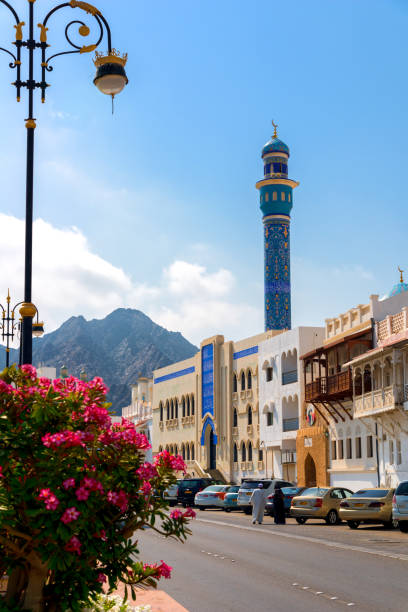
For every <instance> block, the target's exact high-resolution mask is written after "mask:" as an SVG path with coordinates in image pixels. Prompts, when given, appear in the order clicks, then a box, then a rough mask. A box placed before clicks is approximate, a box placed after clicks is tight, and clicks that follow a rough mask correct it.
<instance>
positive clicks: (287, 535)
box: [196, 518, 408, 561]
mask: <svg viewBox="0 0 408 612" xmlns="http://www.w3.org/2000/svg"><path fill="white" fill-rule="evenodd" d="M196 521H198V522H201V523H210V524H212V525H218V526H222V527H233V528H234V529H241V530H243V531H255V532H256V533H262V535H264V534H267V535H269V536H272V537H277V538H288V539H290V540H301V541H303V542H311V543H312V544H321V545H323V546H327V547H328V548H332V549H340V550H352V551H355V552H360V553H364V554H367V555H374V556H377V557H386V558H389V559H397V560H398V561H408V555H403V554H396V553H388V552H385V551H383V550H375V549H371V548H364V547H363V546H353V545H352V544H342V543H341V542H333V541H331V540H323V539H322V538H313V537H312V536H302V535H296V534H294V533H283V531H280V532H279V533H278V532H277V531H262V532H261V531H260V530H259V529H257V528H256V527H249V526H246V525H237V524H236V523H226V522H224V521H212V520H210V519H202V518H199V519H196Z"/></svg>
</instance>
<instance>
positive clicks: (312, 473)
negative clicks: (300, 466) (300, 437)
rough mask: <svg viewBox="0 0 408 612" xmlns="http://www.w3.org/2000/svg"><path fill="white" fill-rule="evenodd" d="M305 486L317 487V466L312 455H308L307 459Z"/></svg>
mask: <svg viewBox="0 0 408 612" xmlns="http://www.w3.org/2000/svg"><path fill="white" fill-rule="evenodd" d="M305 484H306V487H315V486H316V464H315V462H314V459H313V457H312V456H311V454H310V453H307V455H306V459H305Z"/></svg>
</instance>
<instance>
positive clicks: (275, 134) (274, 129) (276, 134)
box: [272, 119, 278, 138]
mask: <svg viewBox="0 0 408 612" xmlns="http://www.w3.org/2000/svg"><path fill="white" fill-rule="evenodd" d="M272 125H273V137H274V138H277V137H278V132H277V131H276V128H277V127H278V124H277V123H275V122H274V120H273V119H272Z"/></svg>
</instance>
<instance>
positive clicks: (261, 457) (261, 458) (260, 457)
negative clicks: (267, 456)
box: [258, 448, 263, 461]
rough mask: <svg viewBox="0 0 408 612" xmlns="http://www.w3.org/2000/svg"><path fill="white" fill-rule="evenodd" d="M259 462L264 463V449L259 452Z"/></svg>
mask: <svg viewBox="0 0 408 612" xmlns="http://www.w3.org/2000/svg"><path fill="white" fill-rule="evenodd" d="M258 461H263V449H262V448H260V449H259V451H258Z"/></svg>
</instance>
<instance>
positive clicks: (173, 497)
mask: <svg viewBox="0 0 408 612" xmlns="http://www.w3.org/2000/svg"><path fill="white" fill-rule="evenodd" d="M179 482H180V480H177V483H175V484H172V485H170V486H169V487H168V488H167V489H165V490H164V491H163V499H164V500H165V501H167V502H168V503H169V505H170V506H175V505H176V504H177V496H178V484H179Z"/></svg>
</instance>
